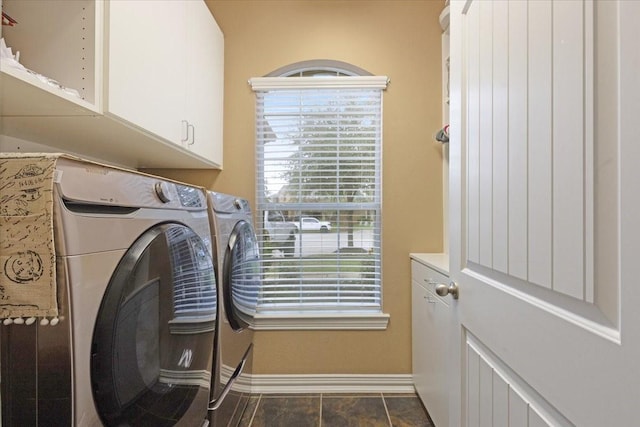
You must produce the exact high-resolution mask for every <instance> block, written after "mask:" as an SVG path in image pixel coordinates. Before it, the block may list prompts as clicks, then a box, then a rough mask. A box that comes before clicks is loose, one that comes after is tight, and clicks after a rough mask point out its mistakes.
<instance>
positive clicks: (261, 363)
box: [152, 0, 444, 374]
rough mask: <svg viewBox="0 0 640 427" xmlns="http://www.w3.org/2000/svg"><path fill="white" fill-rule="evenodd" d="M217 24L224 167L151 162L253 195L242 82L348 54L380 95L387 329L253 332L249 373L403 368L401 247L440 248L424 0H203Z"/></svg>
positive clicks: (406, 310)
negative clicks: (376, 78)
mask: <svg viewBox="0 0 640 427" xmlns="http://www.w3.org/2000/svg"><path fill="white" fill-rule="evenodd" d="M207 3H208V5H209V7H210V9H211V10H212V11H213V13H214V16H215V17H216V20H217V22H218V24H219V25H220V27H221V28H222V31H223V32H224V34H225V104H224V114H225V118H224V126H225V128H224V170H223V171H221V172H218V171H167V170H163V171H157V170H156V171H152V172H155V173H158V174H161V175H165V176H170V177H172V178H176V179H180V180H183V181H188V182H192V183H195V184H198V185H203V186H206V187H209V188H213V189H215V190H217V191H223V192H228V193H232V194H237V195H240V196H244V197H246V198H248V199H249V200H251V201H253V200H254V192H255V184H254V179H255V176H254V175H255V174H254V170H255V160H254V141H255V138H254V95H253V92H252V91H251V89H250V87H249V85H248V84H247V80H248V79H249V78H250V77H254V76H263V75H265V74H267V73H269V72H271V71H273V70H276V69H278V68H280V67H282V66H285V65H288V64H291V63H294V62H298V61H304V60H310V59H332V60H338V61H345V62H348V63H351V64H353V65H356V66H358V67H361V68H364V69H365V70H367V71H369V72H371V73H373V74H375V75H386V76H388V77H389V78H390V80H391V83H390V84H389V87H388V89H387V90H386V92H385V93H384V101H383V102H384V124H383V126H384V134H383V216H382V218H383V289H384V294H383V303H384V307H383V308H384V311H385V312H386V313H389V314H390V315H391V320H390V323H389V327H388V329H387V330H386V331H364V332H362V331H360V332H358V331H339V332H331V331H302V332H300V331H296V332H258V333H256V337H255V355H254V373H257V374H277V373H289V374H301V373H304V374H312V373H371V374H394V373H408V372H410V371H411V301H410V298H411V286H410V266H409V255H408V254H409V253H410V252H437V251H440V250H441V249H442V217H441V216H442V190H441V186H442V173H441V171H442V169H441V158H442V156H441V147H440V146H439V145H438V144H437V143H435V142H434V140H433V138H432V135H433V134H434V133H435V132H436V131H437V130H438V129H439V127H440V117H441V92H440V82H441V74H440V27H439V25H438V15H439V13H440V11H441V10H442V7H443V3H444V2H442V1H440V0H433V1H393V0H392V1H360V0H335V1H323V0H298V1H242V0H234V1H231V0H208V1H207Z"/></svg>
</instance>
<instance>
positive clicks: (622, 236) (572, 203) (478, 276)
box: [449, 0, 640, 427]
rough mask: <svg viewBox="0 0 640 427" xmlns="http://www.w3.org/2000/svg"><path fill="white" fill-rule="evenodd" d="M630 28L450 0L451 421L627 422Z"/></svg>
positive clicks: (586, 2) (638, 249)
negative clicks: (454, 287) (455, 289)
mask: <svg viewBox="0 0 640 427" xmlns="http://www.w3.org/2000/svg"><path fill="white" fill-rule="evenodd" d="M638 22H640V2H635V1H615V0H603V1H592V0H555V1H550V0H529V1H526V0H512V1H508V0H453V1H452V4H451V26H450V30H451V111H450V113H451V130H450V132H451V133H450V136H451V142H450V252H451V253H450V255H451V258H450V260H451V266H450V267H451V277H452V279H453V280H454V281H455V282H457V284H458V286H459V299H458V300H452V307H453V310H454V315H455V317H456V328H454V329H455V332H454V334H455V336H454V337H452V338H453V340H454V342H455V343H456V345H455V346H453V347H454V350H453V353H454V354H453V356H452V357H453V362H452V363H455V365H456V366H457V367H459V370H456V371H455V372H454V374H453V375H452V378H451V384H452V385H451V397H452V400H451V402H450V417H449V419H450V424H449V425H450V426H452V427H453V426H456V427H458V426H470V427H471V426H518V427H519V426H527V425H528V426H556V425H561V426H563V425H566V426H571V425H575V426H581V427H582V426H632V425H638V413H637V405H638V401H639V400H638V399H639V397H640V310H638V309H637V307H638V306H640V286H639V285H638V283H637V282H638V280H639V279H638V277H639V274H638V270H637V269H636V266H637V265H638V260H637V257H638V256H639V254H640V223H639V221H638V218H640V190H639V189H638V183H640V167H639V166H638V165H640V143H638V140H639V139H638V135H640V120H638V118H637V115H638V111H640V102H639V101H638V100H640V80H639V79H637V72H638V70H640V50H638V48H637V41H638V40H640V25H638Z"/></svg>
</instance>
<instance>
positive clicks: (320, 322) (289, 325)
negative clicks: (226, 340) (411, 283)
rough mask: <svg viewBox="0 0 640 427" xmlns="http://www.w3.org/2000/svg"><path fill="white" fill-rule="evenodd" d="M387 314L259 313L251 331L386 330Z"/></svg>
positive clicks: (387, 323) (388, 316)
mask: <svg viewBox="0 0 640 427" xmlns="http://www.w3.org/2000/svg"><path fill="white" fill-rule="evenodd" d="M389 318H390V315H389V314H387V313H383V312H379V313H366V312H365V313H360V312H348V313H341V312H332V313H327V312H321V313H319V312H305V313H303V312H292V313H283V312H278V313H273V314H270V313H258V314H256V316H255V317H254V324H253V325H252V326H251V329H253V330H254V331H302V330H305V331H308V330H311V331H327V330H385V329H387V326H388V325H389Z"/></svg>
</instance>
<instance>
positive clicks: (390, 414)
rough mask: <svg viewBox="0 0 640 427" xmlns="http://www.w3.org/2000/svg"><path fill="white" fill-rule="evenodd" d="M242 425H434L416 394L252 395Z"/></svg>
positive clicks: (328, 426)
mask: <svg viewBox="0 0 640 427" xmlns="http://www.w3.org/2000/svg"><path fill="white" fill-rule="evenodd" d="M239 426H241V427H352V426H353V427H378V426H380V427H383V426H384V427H389V426H392V427H433V423H432V422H431V419H430V418H429V415H428V414H427V411H426V410H425V409H424V407H423V406H422V403H421V402H420V400H419V399H418V397H417V396H416V395H415V394H380V393H376V394H326V393H322V394H287V395H271V394H261V395H252V396H251V397H250V398H249V402H248V404H247V407H246V409H245V411H244V414H243V416H242V419H241V420H240V423H239Z"/></svg>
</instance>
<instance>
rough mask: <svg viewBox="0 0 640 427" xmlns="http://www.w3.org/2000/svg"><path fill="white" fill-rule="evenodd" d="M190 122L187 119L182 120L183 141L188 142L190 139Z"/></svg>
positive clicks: (181, 139)
mask: <svg viewBox="0 0 640 427" xmlns="http://www.w3.org/2000/svg"><path fill="white" fill-rule="evenodd" d="M189 126H190V125H189V122H188V121H186V120H182V135H184V138H180V141H181V142H187V141H188V140H189Z"/></svg>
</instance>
